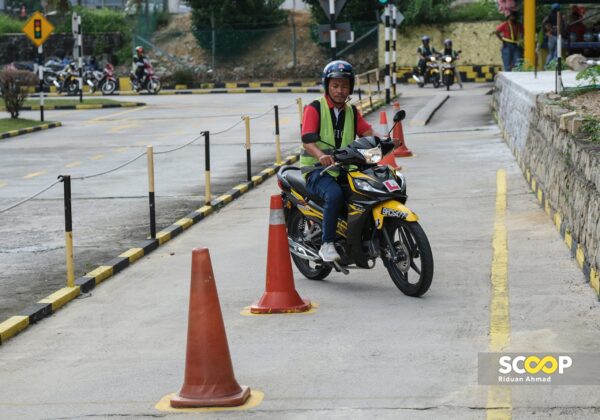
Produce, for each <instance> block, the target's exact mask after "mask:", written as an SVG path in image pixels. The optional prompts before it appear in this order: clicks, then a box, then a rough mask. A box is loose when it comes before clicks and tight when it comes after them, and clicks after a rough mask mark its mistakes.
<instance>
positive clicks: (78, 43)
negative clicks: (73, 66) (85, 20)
mask: <svg viewBox="0 0 600 420" xmlns="http://www.w3.org/2000/svg"><path fill="white" fill-rule="evenodd" d="M72 19H73V20H72V21H71V31H72V32H73V38H75V43H74V44H73V57H74V58H77V67H79V81H78V82H79V102H83V39H82V35H81V16H79V15H77V13H73V17H72Z"/></svg>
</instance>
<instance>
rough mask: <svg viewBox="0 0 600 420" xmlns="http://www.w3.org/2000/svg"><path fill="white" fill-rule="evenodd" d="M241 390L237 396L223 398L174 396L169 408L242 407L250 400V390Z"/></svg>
mask: <svg viewBox="0 0 600 420" xmlns="http://www.w3.org/2000/svg"><path fill="white" fill-rule="evenodd" d="M241 388H242V390H241V391H240V392H238V393H237V394H233V395H227V396H224V397H206V398H204V397H198V398H186V397H182V396H181V395H179V393H177V394H175V396H173V398H171V407H173V408H194V407H237V406H239V405H243V404H244V403H245V402H246V400H247V399H248V398H250V388H248V387H247V386H243V385H242V386H241Z"/></svg>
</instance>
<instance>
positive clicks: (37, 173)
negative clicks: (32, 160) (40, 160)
mask: <svg viewBox="0 0 600 420" xmlns="http://www.w3.org/2000/svg"><path fill="white" fill-rule="evenodd" d="M45 173H46V171H40V172H32V173H30V174H27V175H25V176H24V177H23V178H24V179H31V178H35V177H36V176H40V175H44V174H45Z"/></svg>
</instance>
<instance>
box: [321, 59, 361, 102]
mask: <svg viewBox="0 0 600 420" xmlns="http://www.w3.org/2000/svg"><path fill="white" fill-rule="evenodd" d="M330 79H348V80H350V94H352V92H354V79H355V77H354V69H353V68H352V65H351V64H350V63H348V62H347V61H342V60H336V61H332V62H331V63H329V64H327V65H326V66H325V68H324V69H323V88H324V89H325V93H327V92H328V89H329V80H330Z"/></svg>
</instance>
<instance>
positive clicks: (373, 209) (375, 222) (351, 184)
mask: <svg viewBox="0 0 600 420" xmlns="http://www.w3.org/2000/svg"><path fill="white" fill-rule="evenodd" d="M347 180H348V183H347V190H346V191H347V195H346V203H347V207H348V218H347V221H348V224H347V226H348V227H347V231H346V237H347V242H346V252H347V254H348V255H351V256H352V259H353V260H354V262H355V263H356V265H358V266H359V267H364V268H368V267H369V260H370V259H374V258H376V257H377V256H378V255H379V237H380V235H379V232H381V229H382V228H383V225H384V219H385V218H386V217H398V218H401V219H403V220H407V221H417V220H418V218H417V216H416V215H415V214H414V213H413V212H412V211H411V210H409V209H408V207H406V206H405V205H404V203H406V199H407V196H406V186H405V184H404V180H403V179H399V178H398V177H396V175H395V174H394V173H393V172H392V171H391V170H390V169H389V168H388V167H379V166H378V167H373V168H369V169H367V170H363V171H362V172H359V171H353V172H348V174H347ZM357 180H358V182H357ZM388 180H394V181H396V183H397V184H399V189H398V190H396V191H389V190H388V188H386V187H385V185H384V182H385V181H388ZM365 182H366V183H367V184H368V187H367V188H370V190H366V189H365V187H366V184H364V183H365ZM359 184H361V185H362V188H361V186H360V185H359ZM384 209H385V210H384Z"/></svg>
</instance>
